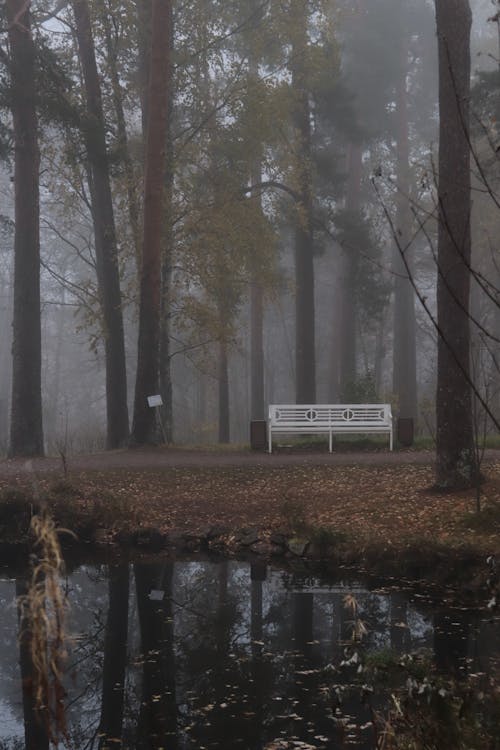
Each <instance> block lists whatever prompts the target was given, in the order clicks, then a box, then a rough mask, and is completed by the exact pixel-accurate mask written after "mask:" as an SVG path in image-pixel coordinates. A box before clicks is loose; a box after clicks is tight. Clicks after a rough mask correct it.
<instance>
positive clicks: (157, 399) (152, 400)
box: [148, 393, 167, 444]
mask: <svg viewBox="0 0 500 750" xmlns="http://www.w3.org/2000/svg"><path fill="white" fill-rule="evenodd" d="M148 406H150V407H151V409H156V416H157V417H158V420H159V422H160V429H161V434H162V436H163V442H164V443H165V444H166V443H167V436H166V435H165V428H164V427H163V422H162V419H161V412H160V406H163V399H162V397H161V396H160V394H159V393H158V394H156V395H155V396H148Z"/></svg>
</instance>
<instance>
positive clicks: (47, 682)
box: [18, 510, 71, 747]
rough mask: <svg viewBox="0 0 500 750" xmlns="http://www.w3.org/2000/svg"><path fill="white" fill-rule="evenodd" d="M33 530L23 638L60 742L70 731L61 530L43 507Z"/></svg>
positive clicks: (39, 697)
mask: <svg viewBox="0 0 500 750" xmlns="http://www.w3.org/2000/svg"><path fill="white" fill-rule="evenodd" d="M30 530H31V534H32V538H33V550H34V554H33V556H32V570H31V577H30V580H29V582H28V587H27V593H26V594H25V595H24V596H21V597H20V598H19V599H18V607H19V612H20V622H21V629H20V641H21V647H22V648H23V647H24V649H25V654H26V655H27V661H28V663H29V664H30V666H31V671H32V675H31V680H30V683H31V684H30V687H31V691H32V695H33V703H34V707H35V711H36V712H37V714H38V717H39V719H40V720H41V721H42V722H43V724H44V725H45V728H46V731H47V734H48V736H49V739H50V741H51V742H52V743H54V744H55V745H56V747H57V744H58V738H59V737H60V736H66V720H65V707H64V698H65V690H64V687H63V682H62V676H63V669H64V662H65V660H66V656H67V650H66V644H67V633H66V629H65V621H66V613H67V600H66V596H65V593H64V591H63V589H62V587H61V574H62V573H63V571H64V560H63V557H62V555H61V548H60V545H59V538H58V535H59V534H60V533H61V529H56V526H55V524H54V521H53V520H52V518H51V517H50V515H49V514H48V513H47V512H46V511H45V510H43V511H41V512H40V513H39V514H38V515H35V516H33V517H32V519H31V525H30ZM64 531H65V530H64ZM67 533H71V532H67Z"/></svg>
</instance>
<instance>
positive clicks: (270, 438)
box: [269, 425, 273, 453]
mask: <svg viewBox="0 0 500 750" xmlns="http://www.w3.org/2000/svg"><path fill="white" fill-rule="evenodd" d="M272 452H273V431H272V429H271V425H269V453H272Z"/></svg>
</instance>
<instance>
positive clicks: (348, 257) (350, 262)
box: [340, 143, 363, 401]
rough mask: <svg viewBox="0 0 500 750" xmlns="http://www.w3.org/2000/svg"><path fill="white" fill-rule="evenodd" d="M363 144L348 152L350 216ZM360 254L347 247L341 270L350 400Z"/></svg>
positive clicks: (345, 383) (355, 205)
mask: <svg viewBox="0 0 500 750" xmlns="http://www.w3.org/2000/svg"><path fill="white" fill-rule="evenodd" d="M362 157H363V147H362V145H361V143H350V144H349V150H348V155H347V170H348V175H349V177H348V180H347V195H346V203H345V207H346V211H347V212H348V213H349V215H350V216H357V215H359V212H360V201H361V176H362V172H363V159H362ZM358 263H359V255H358V252H357V250H356V248H355V247H348V248H345V250H344V252H343V254H342V263H341V269H342V271H341V273H342V279H343V283H342V290H341V295H342V298H341V303H340V306H341V315H340V319H341V320H340V329H341V346H340V393H341V398H342V400H344V401H345V400H351V399H350V398H349V391H350V389H352V386H353V384H354V382H355V380H356V354H357V346H356V343H357V335H358V325H357V321H358V311H357V309H356V306H357V305H356V299H355V294H356V277H357V273H358Z"/></svg>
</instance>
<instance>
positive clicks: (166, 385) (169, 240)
mask: <svg viewBox="0 0 500 750" xmlns="http://www.w3.org/2000/svg"><path fill="white" fill-rule="evenodd" d="M173 24H174V19H173V12H172V6H170V26H169V29H170V38H169V44H170V54H171V55H172V54H173V48H174V26H173ZM169 76H170V77H169V80H168V82H167V86H168V89H169V91H173V76H172V68H171V66H170V69H169ZM172 108H173V97H170V98H169V102H168V119H167V134H166V146H165V158H166V170H165V202H164V206H165V231H164V237H163V250H162V261H161V320H160V393H161V396H162V400H163V410H162V416H161V419H162V423H163V435H164V438H165V440H166V442H167V443H172V442H173V439H174V403H173V388H172V358H171V356H170V321H171V305H172V259H173V252H174V231H173V222H174V207H173V196H174V141H173V136H172V114H173V112H172Z"/></svg>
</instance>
